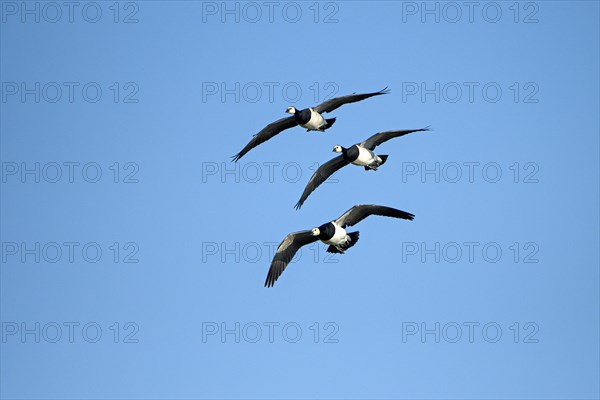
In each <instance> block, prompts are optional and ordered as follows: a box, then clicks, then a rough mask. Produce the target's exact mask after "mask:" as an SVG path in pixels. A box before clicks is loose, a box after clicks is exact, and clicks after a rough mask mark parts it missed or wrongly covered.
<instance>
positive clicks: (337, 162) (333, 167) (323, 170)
mask: <svg viewBox="0 0 600 400" xmlns="http://www.w3.org/2000/svg"><path fill="white" fill-rule="evenodd" d="M345 165H348V161H346V160H344V156H337V157H334V158H332V159H331V160H329V161H327V162H326V163H325V164H323V165H321V166H320V167H319V168H318V169H317V170H316V171H315V173H314V174H313V175H312V176H311V178H310V180H309V181H308V183H307V184H306V187H305V188H304V192H302V196H300V200H298V202H297V203H296V206H295V207H296V209H297V210H299V209H300V207H302V204H304V202H305V201H306V199H307V198H308V196H310V194H311V193H312V192H313V191H314V190H315V189H316V188H318V187H319V185H320V184H321V183H323V182H325V181H326V180H327V178H329V177H330V176H331V175H333V174H334V173H335V171H337V170H339V169H340V168H342V167H343V166H345Z"/></svg>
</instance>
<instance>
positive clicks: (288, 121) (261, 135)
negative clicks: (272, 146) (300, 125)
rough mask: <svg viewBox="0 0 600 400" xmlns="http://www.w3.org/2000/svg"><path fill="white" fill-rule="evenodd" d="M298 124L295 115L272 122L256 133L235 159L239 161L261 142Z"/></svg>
mask: <svg viewBox="0 0 600 400" xmlns="http://www.w3.org/2000/svg"><path fill="white" fill-rule="evenodd" d="M296 125H297V124H296V121H294V117H293V116H291V117H285V118H282V119H280V120H279V121H275V122H273V123H270V124H269V125H267V126H265V127H264V129H263V130H262V131H260V132H258V133H257V134H256V135H254V137H253V138H252V140H250V142H248V144H247V145H246V147H244V148H243V149H242V151H240V152H239V153H237V154H236V155H235V156H233V161H235V162H237V160H239V159H240V158H242V157H243V156H244V155H245V154H246V153H247V152H249V151H250V150H252V149H253V148H255V147H256V146H258V145H259V144H261V143H264V142H266V141H267V140H269V139H271V138H272V137H273V136H275V135H277V134H278V133H280V132H282V131H284V130H286V129H289V128H292V127H294V126H296Z"/></svg>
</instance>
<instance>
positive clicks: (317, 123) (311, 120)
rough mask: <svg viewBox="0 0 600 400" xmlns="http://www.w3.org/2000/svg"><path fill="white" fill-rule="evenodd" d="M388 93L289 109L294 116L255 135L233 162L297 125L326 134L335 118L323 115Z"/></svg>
mask: <svg viewBox="0 0 600 400" xmlns="http://www.w3.org/2000/svg"><path fill="white" fill-rule="evenodd" d="M387 93H389V90H388V89H387V88H385V89H382V90H380V91H378V92H373V93H363V94H350V95H347V96H341V97H336V98H333V99H331V100H327V101H325V102H323V103H321V104H319V105H318V106H315V107H311V108H306V109H304V110H297V109H296V108H295V107H288V108H287V110H286V113H288V114H292V116H291V117H286V118H282V119H280V120H278V121H275V122H273V123H270V124H269V125H267V126H266V127H265V128H264V129H263V130H261V131H260V132H258V133H257V134H256V135H254V137H253V138H252V140H250V142H248V144H247V145H246V147H244V148H243V149H242V151H240V152H239V153H237V154H236V155H235V156H233V161H237V160H239V159H240V158H242V157H243V156H244V155H245V154H246V153H248V152H249V151H250V150H252V149H253V148H255V147H256V146H258V145H259V144H261V143H264V142H266V141H267V140H269V139H271V138H272V137H274V136H275V135H277V134H278V133H280V132H283V131H284V130H286V129H289V128H293V127H294V126H296V125H300V126H301V127H303V128H305V129H306V130H307V131H320V132H325V130H326V129H328V128H330V127H331V126H332V125H333V123H334V122H335V118H330V119H325V118H324V117H323V115H321V114H323V113H328V112H331V111H333V110H335V109H337V108H339V107H341V106H343V105H344V104H349V103H355V102H357V101H361V100H364V99H368V98H369V97H373V96H379V95H382V94H387Z"/></svg>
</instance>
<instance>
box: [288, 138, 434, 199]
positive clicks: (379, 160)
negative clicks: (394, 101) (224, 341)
mask: <svg viewBox="0 0 600 400" xmlns="http://www.w3.org/2000/svg"><path fill="white" fill-rule="evenodd" d="M428 130H429V128H423V129H408V130H407V129H405V130H398V131H385V132H379V133H376V134H374V135H373V136H371V137H370V138H368V139H367V140H365V141H364V142H361V143H356V144H355V145H352V146H350V147H348V148H345V147H342V146H340V145H336V146H334V147H333V152H335V153H341V154H340V155H339V156H337V157H334V158H332V159H331V160H329V161H327V162H326V163H324V164H323V165H321V166H320V167H319V168H318V169H317V170H316V171H315V173H314V174H313V175H312V176H311V178H310V180H309V181H308V183H307V184H306V187H305V188H304V192H302V196H300V200H298V202H297V203H296V206H295V207H296V209H300V207H302V204H304V202H305V201H306V199H307V198H308V196H310V194H311V193H312V192H313V191H314V190H315V189H316V188H317V187H319V185H321V183H323V182H325V181H326V180H327V178H329V177H330V176H331V175H333V174H334V173H335V172H336V171H338V170H340V169H341V168H343V167H345V166H346V165H349V164H352V165H357V166H359V167H364V169H365V170H367V171H369V170H373V171H376V170H377V169H378V168H379V167H381V166H382V165H383V164H384V163H385V162H386V161H387V158H388V156H387V155H383V154H380V155H377V154H375V152H374V151H373V150H375V148H376V147H377V146H378V145H380V144H382V143H384V142H387V141H388V140H390V139H393V138H396V137H400V136H404V135H406V134H409V133H413V132H423V131H428Z"/></svg>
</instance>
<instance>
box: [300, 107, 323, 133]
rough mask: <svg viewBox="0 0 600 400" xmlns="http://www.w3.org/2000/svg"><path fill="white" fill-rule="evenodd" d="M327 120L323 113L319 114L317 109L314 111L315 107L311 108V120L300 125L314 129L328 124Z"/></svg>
mask: <svg viewBox="0 0 600 400" xmlns="http://www.w3.org/2000/svg"><path fill="white" fill-rule="evenodd" d="M326 124H327V122H326V121H325V118H323V116H322V115H321V114H319V113H318V112H316V111H313V109H312V108H311V109H310V120H309V121H308V122H307V123H306V124H304V125H300V126H302V127H303V128H306V129H312V130H317V129H319V128H320V127H322V126H324V125H326Z"/></svg>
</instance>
